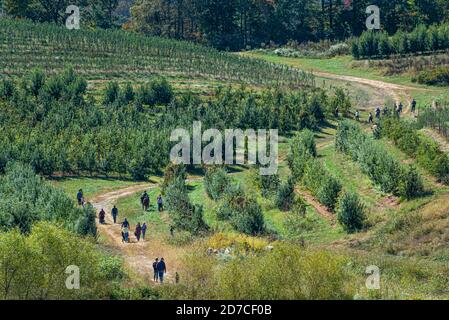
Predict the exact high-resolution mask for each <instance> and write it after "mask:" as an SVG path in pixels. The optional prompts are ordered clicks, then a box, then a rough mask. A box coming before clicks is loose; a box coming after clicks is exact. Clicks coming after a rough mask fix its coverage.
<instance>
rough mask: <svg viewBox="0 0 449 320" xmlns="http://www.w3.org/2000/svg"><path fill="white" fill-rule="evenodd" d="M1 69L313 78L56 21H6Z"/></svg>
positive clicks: (270, 81) (264, 80) (252, 80)
mask: <svg viewBox="0 0 449 320" xmlns="http://www.w3.org/2000/svg"><path fill="white" fill-rule="evenodd" d="M0 58H1V59H0V71H1V73H2V75H22V74H24V73H26V72H27V71H29V70H30V69H33V68H36V67H39V68H41V69H44V70H45V71H47V72H57V71H61V70H62V69H64V68H66V67H67V66H72V67H73V68H74V69H75V70H77V71H79V72H80V73H82V74H83V75H85V76H86V77H87V78H88V79H90V80H101V79H110V78H117V79H120V80H132V81H138V80H139V79H140V80H141V79H147V78H148V77H150V76H153V75H164V76H168V77H171V78H173V79H178V80H182V79H184V80H186V81H190V82H193V83H195V82H199V83H201V81H204V80H207V81H216V82H220V83H229V82H234V83H245V84H247V85H255V86H271V85H275V84H281V85H291V86H301V85H306V84H310V81H311V78H310V76H308V75H306V74H304V73H303V72H301V71H298V70H291V69H290V68H288V67H286V66H280V65H274V64H271V63H266V62H262V61H260V60H255V59H250V58H243V57H238V56H235V55H232V54H228V53H224V52H219V51H217V50H215V49H212V48H207V47H203V46H199V45H195V44H192V43H189V42H180V41H175V40H166V39H161V38H151V37H145V36H141V35H137V34H133V33H129V32H121V31H103V30H79V31H75V30H72V31H70V30H67V29H65V28H63V27H59V26H55V25H50V24H33V23H28V22H22V21H12V20H8V19H0Z"/></svg>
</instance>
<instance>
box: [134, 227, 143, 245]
mask: <svg viewBox="0 0 449 320" xmlns="http://www.w3.org/2000/svg"><path fill="white" fill-rule="evenodd" d="M141 234H142V227H141V226H140V222H137V225H136V230H134V235H135V236H136V239H137V241H140V235H141Z"/></svg>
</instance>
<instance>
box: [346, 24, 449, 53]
mask: <svg viewBox="0 0 449 320" xmlns="http://www.w3.org/2000/svg"><path fill="white" fill-rule="evenodd" d="M446 49H449V23H445V24H441V25H432V26H430V27H426V26H425V25H423V24H420V25H419V26H417V27H416V28H415V29H414V30H413V31H412V32H409V33H406V32H402V31H399V32H397V33H396V34H395V35H393V36H392V37H390V36H389V35H388V33H387V32H372V31H365V32H363V33H362V35H361V36H360V37H359V38H358V39H355V40H354V41H353V42H352V55H353V56H354V58H356V59H359V58H372V57H388V56H390V55H393V54H399V55H405V54H416V53H424V52H430V51H438V50H446Z"/></svg>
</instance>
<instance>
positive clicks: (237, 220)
mask: <svg viewBox="0 0 449 320" xmlns="http://www.w3.org/2000/svg"><path fill="white" fill-rule="evenodd" d="M217 218H218V219H220V220H229V222H230V224H231V225H232V227H233V228H234V229H235V230H236V231H239V232H242V233H245V234H249V235H255V234H259V233H261V232H262V231H263V230H264V219H263V214H262V209H261V207H260V206H259V204H258V203H257V201H256V200H255V199H254V198H250V197H248V196H247V195H245V193H244V192H243V191H242V190H241V189H240V188H238V187H237V188H235V189H234V190H231V191H230V192H228V193H227V194H226V197H224V198H223V200H222V201H221V203H220V205H219V207H218V209H217Z"/></svg>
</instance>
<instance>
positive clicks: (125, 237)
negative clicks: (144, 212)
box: [121, 218, 147, 243]
mask: <svg viewBox="0 0 449 320" xmlns="http://www.w3.org/2000/svg"><path fill="white" fill-rule="evenodd" d="M129 228H130V226H129V222H128V220H127V219H126V218H125V220H123V222H122V224H121V230H122V242H123V243H129V230H130V229H129ZM146 233H147V224H146V223H145V222H144V223H142V224H140V222H137V225H136V228H135V229H134V236H135V237H136V239H137V241H138V242H139V241H140V239H142V240H145V235H146Z"/></svg>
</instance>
